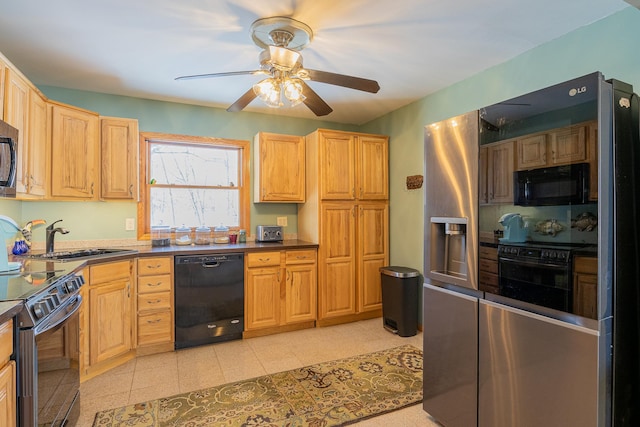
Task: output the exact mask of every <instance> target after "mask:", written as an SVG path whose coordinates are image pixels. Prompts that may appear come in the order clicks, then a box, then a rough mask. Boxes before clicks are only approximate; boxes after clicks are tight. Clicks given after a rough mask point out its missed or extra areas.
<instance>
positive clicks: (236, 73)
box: [174, 70, 267, 80]
mask: <svg viewBox="0 0 640 427" xmlns="http://www.w3.org/2000/svg"><path fill="white" fill-rule="evenodd" d="M255 74H267V73H266V72H265V71H263V70H253V71H229V72H228V73H210V74H195V75H193V76H180V77H176V78H175V79H174V80H190V79H208V78H210V77H226V76H243V75H255Z"/></svg>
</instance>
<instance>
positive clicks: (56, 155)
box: [51, 104, 98, 199]
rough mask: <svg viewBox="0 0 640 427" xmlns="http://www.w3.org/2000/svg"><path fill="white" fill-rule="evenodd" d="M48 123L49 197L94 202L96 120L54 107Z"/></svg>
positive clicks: (87, 114)
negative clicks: (49, 124)
mask: <svg viewBox="0 0 640 427" xmlns="http://www.w3.org/2000/svg"><path fill="white" fill-rule="evenodd" d="M51 122H52V130H51V195H52V196H53V197H75V198H84V199H92V198H96V196H97V192H98V188H96V185H97V174H96V170H97V164H98V116H97V115H94V114H91V113H89V112H86V111H82V110H78V109H73V108H70V107H65V106H62V105H57V104H56V105H53V108H52V115H51Z"/></svg>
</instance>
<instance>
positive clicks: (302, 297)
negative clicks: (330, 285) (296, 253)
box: [284, 262, 317, 324]
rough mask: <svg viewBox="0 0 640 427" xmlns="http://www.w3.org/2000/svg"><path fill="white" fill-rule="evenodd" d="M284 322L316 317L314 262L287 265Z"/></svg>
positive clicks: (302, 320) (303, 320)
mask: <svg viewBox="0 0 640 427" xmlns="http://www.w3.org/2000/svg"><path fill="white" fill-rule="evenodd" d="M286 276H287V277H286V282H285V286H286V290H285V301H284V322H285V323H287V324H289V323H296V322H306V321H309V320H315V319H316V293H317V290H316V264H315V262H314V263H312V264H298V265H288V266H287V272H286Z"/></svg>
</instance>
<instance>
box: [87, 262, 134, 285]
mask: <svg viewBox="0 0 640 427" xmlns="http://www.w3.org/2000/svg"><path fill="white" fill-rule="evenodd" d="M130 277H131V261H116V262H105V263H104V264H97V265H92V266H90V267H89V284H91V285H99V284H100V283H107V282H114V281H117V280H119V279H129V278H130Z"/></svg>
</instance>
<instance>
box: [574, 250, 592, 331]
mask: <svg viewBox="0 0 640 427" xmlns="http://www.w3.org/2000/svg"><path fill="white" fill-rule="evenodd" d="M573 313H574V314H577V315H579V316H583V317H588V318H590V319H597V318H598V258H596V257H582V256H577V257H575V259H574V260H573Z"/></svg>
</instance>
